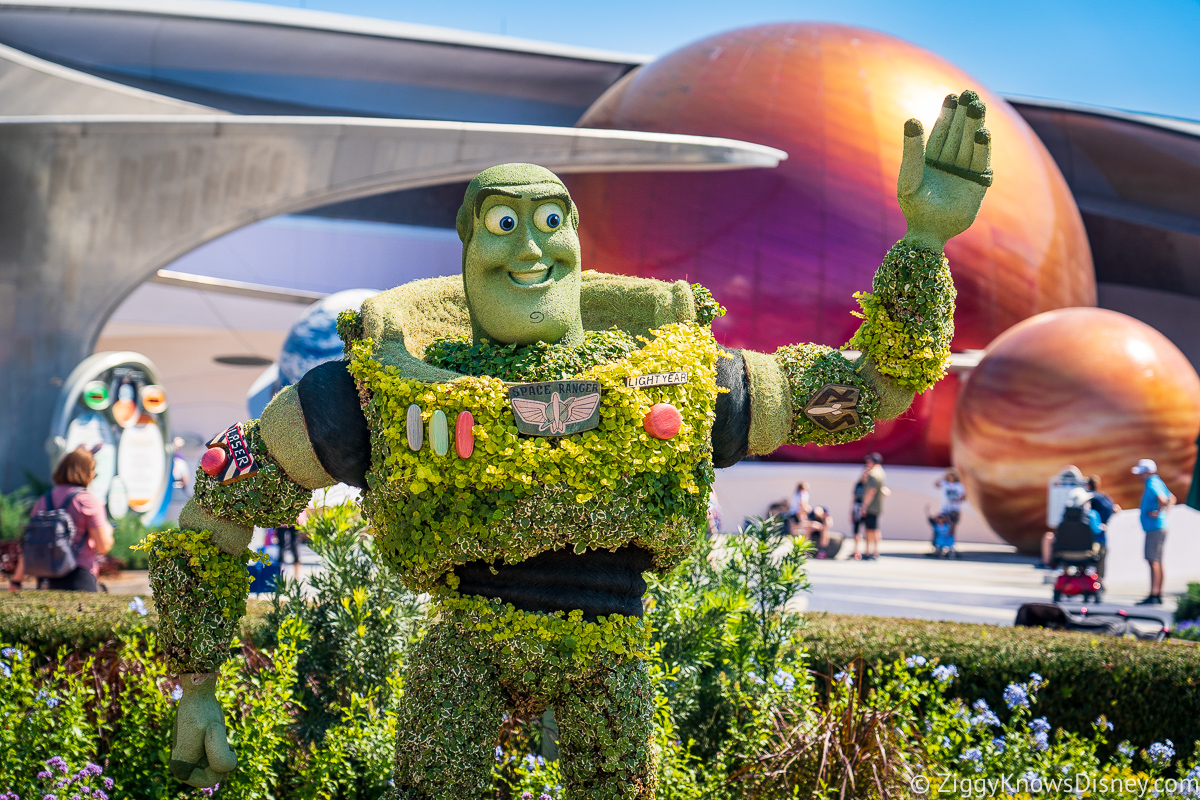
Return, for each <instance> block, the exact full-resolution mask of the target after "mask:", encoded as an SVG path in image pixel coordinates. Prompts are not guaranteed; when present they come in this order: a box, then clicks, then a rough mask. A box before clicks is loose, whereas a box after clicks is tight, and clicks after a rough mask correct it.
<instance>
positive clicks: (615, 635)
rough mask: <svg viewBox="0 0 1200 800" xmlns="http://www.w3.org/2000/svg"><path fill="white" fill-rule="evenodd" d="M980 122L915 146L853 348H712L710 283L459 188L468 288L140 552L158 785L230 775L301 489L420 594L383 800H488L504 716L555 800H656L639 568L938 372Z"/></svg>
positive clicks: (866, 427)
mask: <svg viewBox="0 0 1200 800" xmlns="http://www.w3.org/2000/svg"><path fill="white" fill-rule="evenodd" d="M983 117H984V108H983V104H982V102H980V101H979V99H978V97H977V96H976V95H975V94H974V93H973V92H964V93H963V94H962V95H961V96H958V97H956V96H954V95H951V96H949V97H948V98H947V99H946V102H945V104H944V105H943V108H942V113H941V116H940V117H939V118H938V121H937V123H936V125H935V127H934V129H933V132H932V134H931V135H930V138H929V142H928V143H926V142H925V141H924V137H923V131H922V128H921V125H920V123H919V122H917V121H916V120H910V121H909V122H908V123H907V124H906V126H905V131H904V134H905V138H904V160H903V164H902V166H901V170H900V178H899V186H898V196H899V200H900V204H901V207H902V208H903V210H904V213H905V216H906V218H907V219H908V224H909V227H908V233H907V235H906V236H905V237H904V239H902V240H901V241H900V242H898V243H897V244H896V245H895V246H894V247H893V248H892V249H891V251H890V252H888V254H887V255H886V257H885V259H884V262H883V265H882V266H881V267H880V269H879V270H878V272H877V274H876V276H875V280H874V284H873V288H872V291H871V292H870V293H863V294H861V295H859V301H860V304H861V306H862V313H861V314H860V316H861V317H862V318H863V323H862V325H861V327H860V328H859V330H858V333H857V334H856V335H855V337H854V339H853V340H852V341H851V342H850V343H848V346H851V347H854V348H855V349H857V350H859V351H860V353H861V355H859V356H858V357H856V358H854V359H850V358H847V357H846V355H844V354H843V353H842V352H840V351H838V350H835V349H832V348H829V347H820V346H816V345H811V344H802V345H794V346H787V347H783V348H780V349H779V350H778V351H777V352H775V353H774V354H765V353H755V352H752V351H745V350H732V349H727V348H724V347H721V346H720V345H718V344H717V343H716V342H715V341H714V340H713V337H712V333H711V331H710V327H709V326H710V323H711V322H712V320H713V319H714V318H715V317H716V316H718V315H720V314H722V313H724V312H723V311H722V310H721V308H720V307H719V306H718V305H717V304H716V302H715V301H714V300H713V298H712V296H711V295H710V294H709V293H708V291H707V290H705V289H704V288H703V287H700V286H690V285H688V284H686V283H684V282H677V283H665V282H661V281H655V280H649V279H642V278H631V277H625V276H619V275H603V274H597V273H593V272H584V271H582V270H581V268H580V267H581V265H580V250H579V238H578V235H577V229H578V224H579V220H578V214H577V211H576V209H575V206H574V204H573V203H572V202H571V198H570V195H569V194H568V192H567V189H566V187H565V186H564V185H563V184H562V182H561V181H560V180H559V179H558V178H557V177H556V176H555V175H553V174H552V173H551V172H549V171H547V170H545V169H543V168H541V167H537V166H533V165H529V164H505V165H501V166H497V167H493V168H491V169H488V170H485V171H484V172H482V173H480V174H479V175H478V176H476V178H475V179H474V180H473V181H471V183H470V185H469V186H468V188H467V192H466V196H465V197H464V199H463V204H462V207H461V209H460V210H459V213H458V232H459V236H460V238H461V239H462V242H463V273H462V278H461V279H459V278H453V279H452V278H437V279H431V280H424V281H416V282H414V283H410V284H405V285H403V286H400V287H397V288H395V289H392V290H390V291H387V292H384V293H382V294H380V295H377V296H375V297H373V298H371V299H369V300H367V301H366V302H365V303H364V304H363V306H362V308H361V310H360V311H359V312H357V313H346V314H343V316H342V317H341V318H340V319H339V332H340V333H341V335H342V338H343V339H344V340H345V342H346V359H345V360H344V361H341V362H333V363H328V364H324V365H322V366H319V367H317V368H316V369H314V370H312V371H311V372H309V373H308V374H307V375H305V376H304V378H303V379H302V380H301V381H300V382H299V383H298V384H296V385H295V386H291V387H288V388H287V389H285V390H283V391H282V392H281V393H280V394H279V395H278V396H277V397H276V398H275V399H274V400H273V401H272V402H271V404H270V405H269V406H268V407H267V409H266V410H265V411H264V412H263V415H262V418H261V419H260V420H257V421H251V422H248V423H243V424H239V425H235V426H233V427H231V428H230V429H229V430H227V431H226V432H225V433H223V434H221V435H220V436H218V437H217V438H216V439H214V440H213V442H212V443H211V444H212V446H213V447H212V449H211V450H210V451H209V452H208V453H206V455H205V459H204V461H203V462H202V469H201V470H200V471H199V472H198V480H197V488H196V493H195V497H194V498H193V500H192V501H191V502H190V503H189V504H188V506H187V507H186V508H185V509H184V512H183V513H182V514H181V516H180V526H181V530H180V531H178V532H166V533H158V534H152V535H151V538H150V541H149V543H148V549H149V552H150V558H151V567H150V569H151V581H152V583H153V588H154V592H155V597H156V600H157V605H158V609H159V614H160V617H161V619H162V622H161V631H162V634H161V636H162V642H163V645H164V647H165V650H166V653H167V655H168V657H169V659H170V662H171V665H172V667H173V668H174V669H175V670H177V671H178V672H179V673H181V674H182V683H183V686H184V697H183V699H182V700H181V702H180V704H179V710H178V715H177V719H176V726H175V741H174V748H173V751H172V760H171V769H172V771H173V773H174V774H175V775H176V776H177V777H178V778H179V779H180V780H182V781H185V782H187V783H190V784H192V785H194V786H211V785H213V784H214V783H216V782H217V781H218V780H220V778H221V777H222V775H224V774H226V773H228V772H229V771H231V770H232V769H234V767H235V765H236V757H235V755H234V753H233V751H232V750H231V749H230V748H229V746H228V744H227V742H226V737H225V728H224V723H223V721H222V712H221V709H220V706H219V705H218V703H217V701H216V698H215V694H214V691H215V678H214V676H213V673H214V672H215V671H216V670H217V667H218V666H219V665H220V663H221V662H222V661H223V660H224V659H225V657H226V655H227V652H228V648H229V642H230V639H231V637H232V635H233V631H234V630H235V628H236V622H237V619H238V618H239V617H240V616H241V614H242V613H243V612H244V608H245V597H246V591H247V583H248V582H247V580H246V577H245V574H244V573H245V570H244V569H242V568H241V565H242V564H244V563H245V560H246V558H247V556H248V553H247V551H246V546H247V543H248V542H249V539H250V531H251V526H253V525H260V526H277V525H283V524H288V523H291V522H292V521H294V520H295V518H296V515H297V513H298V512H299V511H300V510H301V509H302V508H303V507H304V505H305V504H306V502H307V500H308V497H309V494H310V491H311V490H312V489H316V488H319V487H322V486H329V485H332V484H334V483H337V482H339V481H341V482H345V483H348V484H351V485H354V486H358V487H362V488H363V489H364V493H363V501H362V502H363V510H364V512H365V514H366V515H367V517H368V518H369V519H370V521H371V523H372V526H373V530H374V532H375V535H376V536H377V537H378V539H379V542H380V552H381V553H383V554H384V557H385V558H386V559H387V561H388V563H389V564H390V566H391V567H392V568H394V569H396V570H398V571H399V573H400V574H401V575H402V576H403V578H404V580H405V582H406V583H407V585H408V586H409V587H410V588H411V589H412V590H413V591H417V592H427V593H429V595H430V597H431V605H432V607H433V611H434V615H433V620H432V622H431V624H430V628H429V631H428V634H427V635H426V636H425V637H424V638H423V639H422V640H421V641H420V642H419V643H417V644H416V645H415V646H414V650H413V652H411V653H410V654H409V656H408V677H407V681H406V684H405V692H404V695H403V697H402V699H401V709H400V721H399V724H398V726H397V728H398V735H397V742H396V759H395V784H396V796H397V797H399V798H406V799H407V800H417V799H418V798H422V799H425V798H454V799H455V800H459V799H460V798H465V797H478V796H481V794H482V793H483V791H484V790H485V788H486V787H487V785H488V781H489V776H490V772H491V768H492V762H493V749H494V747H495V744H496V739H497V736H498V733H499V730H500V726H501V724H502V720H503V717H504V715H505V714H506V713H511V712H513V711H517V712H522V713H538V712H540V711H542V710H543V709H545V708H546V707H548V706H551V705H552V706H553V707H554V709H555V712H556V715H557V718H558V723H559V728H560V743H559V753H560V758H561V768H562V774H563V777H564V780H565V781H566V784H567V791H568V796H570V797H574V798H597V799H599V798H611V799H613V800H616V799H617V798H622V799H624V798H652V797H653V795H654V784H655V779H654V763H653V758H652V753H651V748H650V746H649V740H650V736H651V716H652V709H653V697H652V692H651V688H650V685H649V681H648V679H647V671H646V667H645V664H644V662H643V660H642V656H643V654H644V653H645V652H646V649H647V645H648V635H649V634H648V631H647V629H646V627H645V625H643V622H642V594H643V593H644V591H645V588H646V584H645V581H644V580H643V578H642V575H643V573H645V572H647V571H655V572H659V573H663V572H666V571H668V570H670V569H672V568H673V566H675V565H676V564H677V563H678V562H679V561H680V559H681V558H682V557H683V556H684V555H685V554H686V552H687V550H688V547H689V544H690V543H691V542H693V541H694V537H695V535H696V533H697V531H699V530H701V529H702V528H703V526H704V524H705V509H706V502H707V498H708V493H709V488H710V486H711V485H712V482H713V468H714V466H727V465H730V464H733V463H736V462H737V461H739V460H740V459H742V458H743V457H745V456H746V455H747V454H765V453H770V452H772V451H773V450H775V449H776V448H778V447H779V446H781V445H783V444H785V443H793V444H805V443H809V442H812V443H817V444H834V443H839V442H848V441H853V440H856V439H858V438H861V437H862V436H864V435H865V434H867V433H869V432H870V431H871V430H872V429H873V426H874V423H875V421H876V420H881V419H890V418H893V417H896V416H897V415H899V414H900V413H902V412H903V411H904V410H905V409H906V408H907V407H908V405H909V404H910V403H911V401H912V399H913V396H914V393H916V392H920V391H924V390H926V389H928V388H929V387H930V386H932V385H933V384H934V382H936V381H937V380H938V379H939V378H940V377H941V376H942V374H943V372H944V369H945V365H946V362H947V359H948V356H949V348H950V339H951V335H952V332H953V319H952V317H953V308H954V285H953V282H952V281H951V278H950V272H949V267H948V265H947V262H946V258H945V256H944V255H943V252H942V249H943V246H944V244H945V243H946V241H947V240H949V239H950V238H951V237H953V236H955V235H957V234H958V233H961V232H962V231H964V230H966V228H967V227H968V226H969V225H970V224H971V222H972V221H973V220H974V219H975V216H976V214H977V213H978V210H979V205H980V203H981V202H982V199H983V195H984V192H985V190H986V187H987V186H988V185H989V184H990V183H991V170H990V166H989V160H990V155H989V154H990V139H989V134H988V132H987V131H986V130H985V129H984V128H983V127H982V125H983Z"/></svg>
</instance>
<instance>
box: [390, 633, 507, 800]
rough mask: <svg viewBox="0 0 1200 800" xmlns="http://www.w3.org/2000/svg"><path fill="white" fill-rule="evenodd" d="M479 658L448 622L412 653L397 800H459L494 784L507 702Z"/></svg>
mask: <svg viewBox="0 0 1200 800" xmlns="http://www.w3.org/2000/svg"><path fill="white" fill-rule="evenodd" d="M477 653H478V650H477V648H476V647H474V646H473V645H472V644H471V643H469V642H467V641H465V640H464V639H463V638H462V637H460V636H459V635H458V633H457V632H456V631H455V629H454V628H453V626H451V625H449V624H446V623H436V622H435V623H434V624H433V626H432V627H431V628H430V630H429V633H428V634H427V635H426V636H425V638H424V639H423V640H421V641H420V642H419V643H417V644H416V645H414V646H413V649H412V651H411V656H410V661H409V667H408V672H407V674H406V675H405V679H404V695H403V696H402V697H401V699H400V709H399V719H398V720H397V726H396V727H397V734H396V766H395V780H396V787H397V790H396V794H395V796H396V797H397V798H400V799H401V800H463V798H475V797H482V796H483V795H484V792H485V791H486V790H487V789H488V787H489V786H490V785H491V774H492V766H493V764H494V763H495V747H496V741H497V739H498V738H499V735H500V726H501V724H502V722H503V716H504V712H505V708H506V700H505V696H504V693H503V690H502V689H501V688H500V679H499V676H498V675H497V673H496V669H495V668H494V667H493V666H492V665H491V664H489V663H487V662H486V661H484V660H483V659H481V658H480V657H479V656H478V655H477Z"/></svg>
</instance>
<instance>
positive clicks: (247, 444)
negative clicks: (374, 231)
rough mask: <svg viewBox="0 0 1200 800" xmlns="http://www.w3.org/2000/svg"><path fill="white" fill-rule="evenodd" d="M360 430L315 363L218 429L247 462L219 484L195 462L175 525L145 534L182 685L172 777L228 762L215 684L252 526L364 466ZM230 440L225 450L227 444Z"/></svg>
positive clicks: (242, 597) (356, 412)
mask: <svg viewBox="0 0 1200 800" xmlns="http://www.w3.org/2000/svg"><path fill="white" fill-rule="evenodd" d="M339 370H340V372H339ZM314 373H316V374H315V375H314ZM306 407H307V409H308V411H307V413H306V411H305V408H306ZM360 428H361V430H360ZM365 433H366V421H365V419H364V418H363V417H362V410H361V409H360V408H359V405H358V401H357V392H356V389H355V388H354V385H353V381H352V380H350V378H349V375H348V373H346V368H345V364H343V363H340V362H334V363H332V364H328V365H322V366H321V367H319V368H318V369H317V370H314V371H312V372H310V373H309V375H306V376H305V377H304V378H303V379H301V382H300V384H298V385H297V386H289V387H287V388H286V389H284V390H283V391H282V392H280V393H279V394H278V395H277V396H276V397H275V399H274V400H272V401H271V403H270V405H268V406H267V408H266V409H265V410H264V412H263V416H262V419H260V420H251V421H250V422H246V423H242V424H241V425H240V426H236V432H235V430H234V429H232V428H231V429H230V431H227V432H226V433H225V434H223V437H224V441H225V442H231V441H233V439H237V445H236V447H237V450H238V451H241V450H243V449H244V451H245V452H246V453H247V454H249V456H250V458H251V459H252V460H253V465H254V471H252V472H251V473H250V474H247V475H246V476H245V477H242V478H240V479H237V480H235V481H233V482H229V483H224V484H223V483H222V482H221V481H220V480H219V479H218V478H217V477H214V476H211V475H209V474H207V473H206V472H205V471H204V470H203V469H200V470H197V474H196V493H195V496H194V497H193V498H192V499H191V500H189V501H188V503H187V505H186V506H184V509H183V511H182V512H181V514H180V516H179V524H180V529H179V530H177V531H165V532H162V533H154V534H151V535H150V536H149V537H147V539H146V542H145V544H144V549H146V550H147V551H148V552H149V561H150V583H151V587H152V589H153V591H154V599H155V604H156V606H157V608H158V612H159V619H160V626H159V636H160V641H161V646H162V649H163V652H164V653H165V655H166V657H167V662H168V665H169V667H170V668H171V669H172V670H173V671H175V672H177V673H178V674H179V676H180V682H181V684H182V685H183V689H184V692H183V698H182V699H181V700H180V703H179V707H178V711H177V713H176V718H175V736H174V742H173V744H172V750H171V763H170V767H171V772H172V774H174V775H175V777H176V778H178V779H179V780H181V781H183V782H185V783H189V784H191V785H193V786H202V787H203V786H212V785H214V784H215V783H217V782H218V781H220V780H221V779H222V777H223V776H224V775H225V774H227V773H229V772H230V771H232V770H233V769H234V768H235V767H236V766H237V757H236V756H235V755H234V753H233V751H232V750H231V749H230V748H229V745H228V742H227V740H226V736H225V724H224V713H223V711H222V709H221V706H220V704H219V703H218V702H217V699H216V693H215V686H216V672H217V670H218V669H219V668H220V666H221V664H222V663H223V662H224V661H225V659H226V658H227V657H228V655H229V646H230V643H231V642H232V640H233V637H234V635H235V634H236V632H237V628H238V624H239V622H240V620H241V617H242V616H243V614H245V611H246V596H247V594H248V592H249V588H250V576H249V573H248V572H247V571H246V562H247V561H248V560H249V559H250V558H251V553H250V552H249V551H248V550H247V549H246V548H247V545H248V544H249V542H250V536H251V533H252V531H253V526H255V525H257V526H261V527H276V526H279V525H286V524H292V523H294V522H295V520H296V517H297V516H299V514H300V512H301V511H303V510H304V508H305V506H307V505H308V502H309V500H310V499H311V497H312V490H313V489H316V488H320V487H323V486H330V485H332V484H334V483H336V482H337V480H338V479H343V480H344V479H347V478H348V479H350V480H354V476H355V474H356V473H357V474H361V473H362V472H365V466H364V467H361V469H359V466H358V465H359V461H361V460H362V459H361V457H360V455H359V453H358V451H359V450H361V449H362V448H361V447H360V446H359V445H360V442H359V441H358V439H359V438H360V437H359V434H362V437H363V438H365ZM231 437H232V438H231ZM229 450H230V453H229V457H230V458H232V456H233V450H234V447H233V446H230V448H229ZM235 463H236V462H235ZM326 464H328V465H330V466H329V467H328V468H327V467H326ZM331 473H332V474H331ZM218 474H219V475H220V476H222V477H225V476H226V473H225V472H220V473H218ZM335 476H336V477H335Z"/></svg>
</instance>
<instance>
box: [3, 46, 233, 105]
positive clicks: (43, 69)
mask: <svg viewBox="0 0 1200 800" xmlns="http://www.w3.org/2000/svg"><path fill="white" fill-rule="evenodd" d="M0 110H3V113H4V114H6V115H9V116H34V115H42V114H208V115H212V114H218V113H220V112H219V111H216V110H214V109H211V108H207V107H205V106H200V105H196V104H194V103H185V102H183V101H182V100H176V99H175V98H173V97H163V96H162V95H158V94H154V93H152V92H146V91H143V90H141V89H135V88H133V87H131V86H125V85H123V84H120V83H114V82H113V81H106V80H103V79H102V78H96V77H93V76H91V75H88V74H86V73H82V72H79V71H77V70H73V69H68V68H66V67H62V66H59V65H58V64H54V63H52V62H49V61H45V60H43V59H40V58H35V57H34V56H31V55H29V54H28V53H23V52H21V51H20V50H15V49H13V48H11V47H5V46H4V45H0Z"/></svg>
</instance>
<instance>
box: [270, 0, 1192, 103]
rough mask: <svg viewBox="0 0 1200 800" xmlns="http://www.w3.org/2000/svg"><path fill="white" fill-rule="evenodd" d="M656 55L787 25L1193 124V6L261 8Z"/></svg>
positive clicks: (359, 0) (989, 1)
mask: <svg viewBox="0 0 1200 800" xmlns="http://www.w3.org/2000/svg"><path fill="white" fill-rule="evenodd" d="M267 1H268V2H272V4H274V5H285V6H292V7H297V8H300V7H303V8H310V9H317V10H321V11H336V12H341V13H345V14H357V15H361V16H368V17H380V18H384V19H393V20H401V21H404V22H417V23H422V24H426V25H440V26H444V27H449V28H459V29H463V30H471V31H479V32H483V33H507V34H509V35H511V36H519V37H522V38H527V39H538V40H542V41H549V42H558V43H561V44H574V45H583V46H587V47H599V48H604V49H608V50H620V51H626V52H633V53H645V54H650V55H661V54H663V53H667V52H669V51H671V50H673V49H675V48H676V47H679V46H680V45H683V44H686V43H688V42H691V41H694V40H696V39H700V38H703V37H704V36H708V35H710V34H713V33H718V32H720V31H723V30H729V29H731V28H738V27H743V26H746V25H754V24H758V23H763V22H778V21H782V20H824V21H832V22H842V23H846V24H850V25H861V26H863V27H867V28H873V29H875V30H879V31H883V32H885V33H889V34H892V35H894V36H899V37H900V38H902V39H907V40H908V41H910V42H914V43H916V44H919V45H921V46H922V47H925V48H927V49H929V50H932V51H933V52H935V53H938V54H939V55H941V56H943V57H945V58H947V59H949V60H950V61H952V62H954V63H955V64H957V65H959V66H960V67H962V68H963V69H965V70H966V71H967V72H969V73H971V74H972V75H973V76H974V77H976V78H978V79H979V80H980V81H981V82H982V83H983V84H984V85H986V86H988V87H990V88H991V89H994V90H996V91H999V92H1001V93H1007V94H1021V95H1028V96H1033V97H1045V98H1052V99H1056V100H1070V101H1075V102H1079V103H1088V104H1092V105H1101V106H1108V107H1110V108H1122V109H1128V110H1133V111H1149V112H1153V113H1158V114H1168V115H1171V116H1177V117H1186V118H1189V119H1200V0H1124V1H1118V0H985V1H984V2H948V1H947V0H823V1H820V2H818V1H816V0H791V1H790V2H785V1H784V0H691V1H690V2H681V1H680V0H606V1H605V2H590V1H587V0H565V2H563V1H562V0H559V2H550V1H548V0H518V2H512V1H511V0H509V1H508V2H505V0H488V1H485V0H434V1H433V2H431V1H430V0H422V2H402V1H401V0H267Z"/></svg>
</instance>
